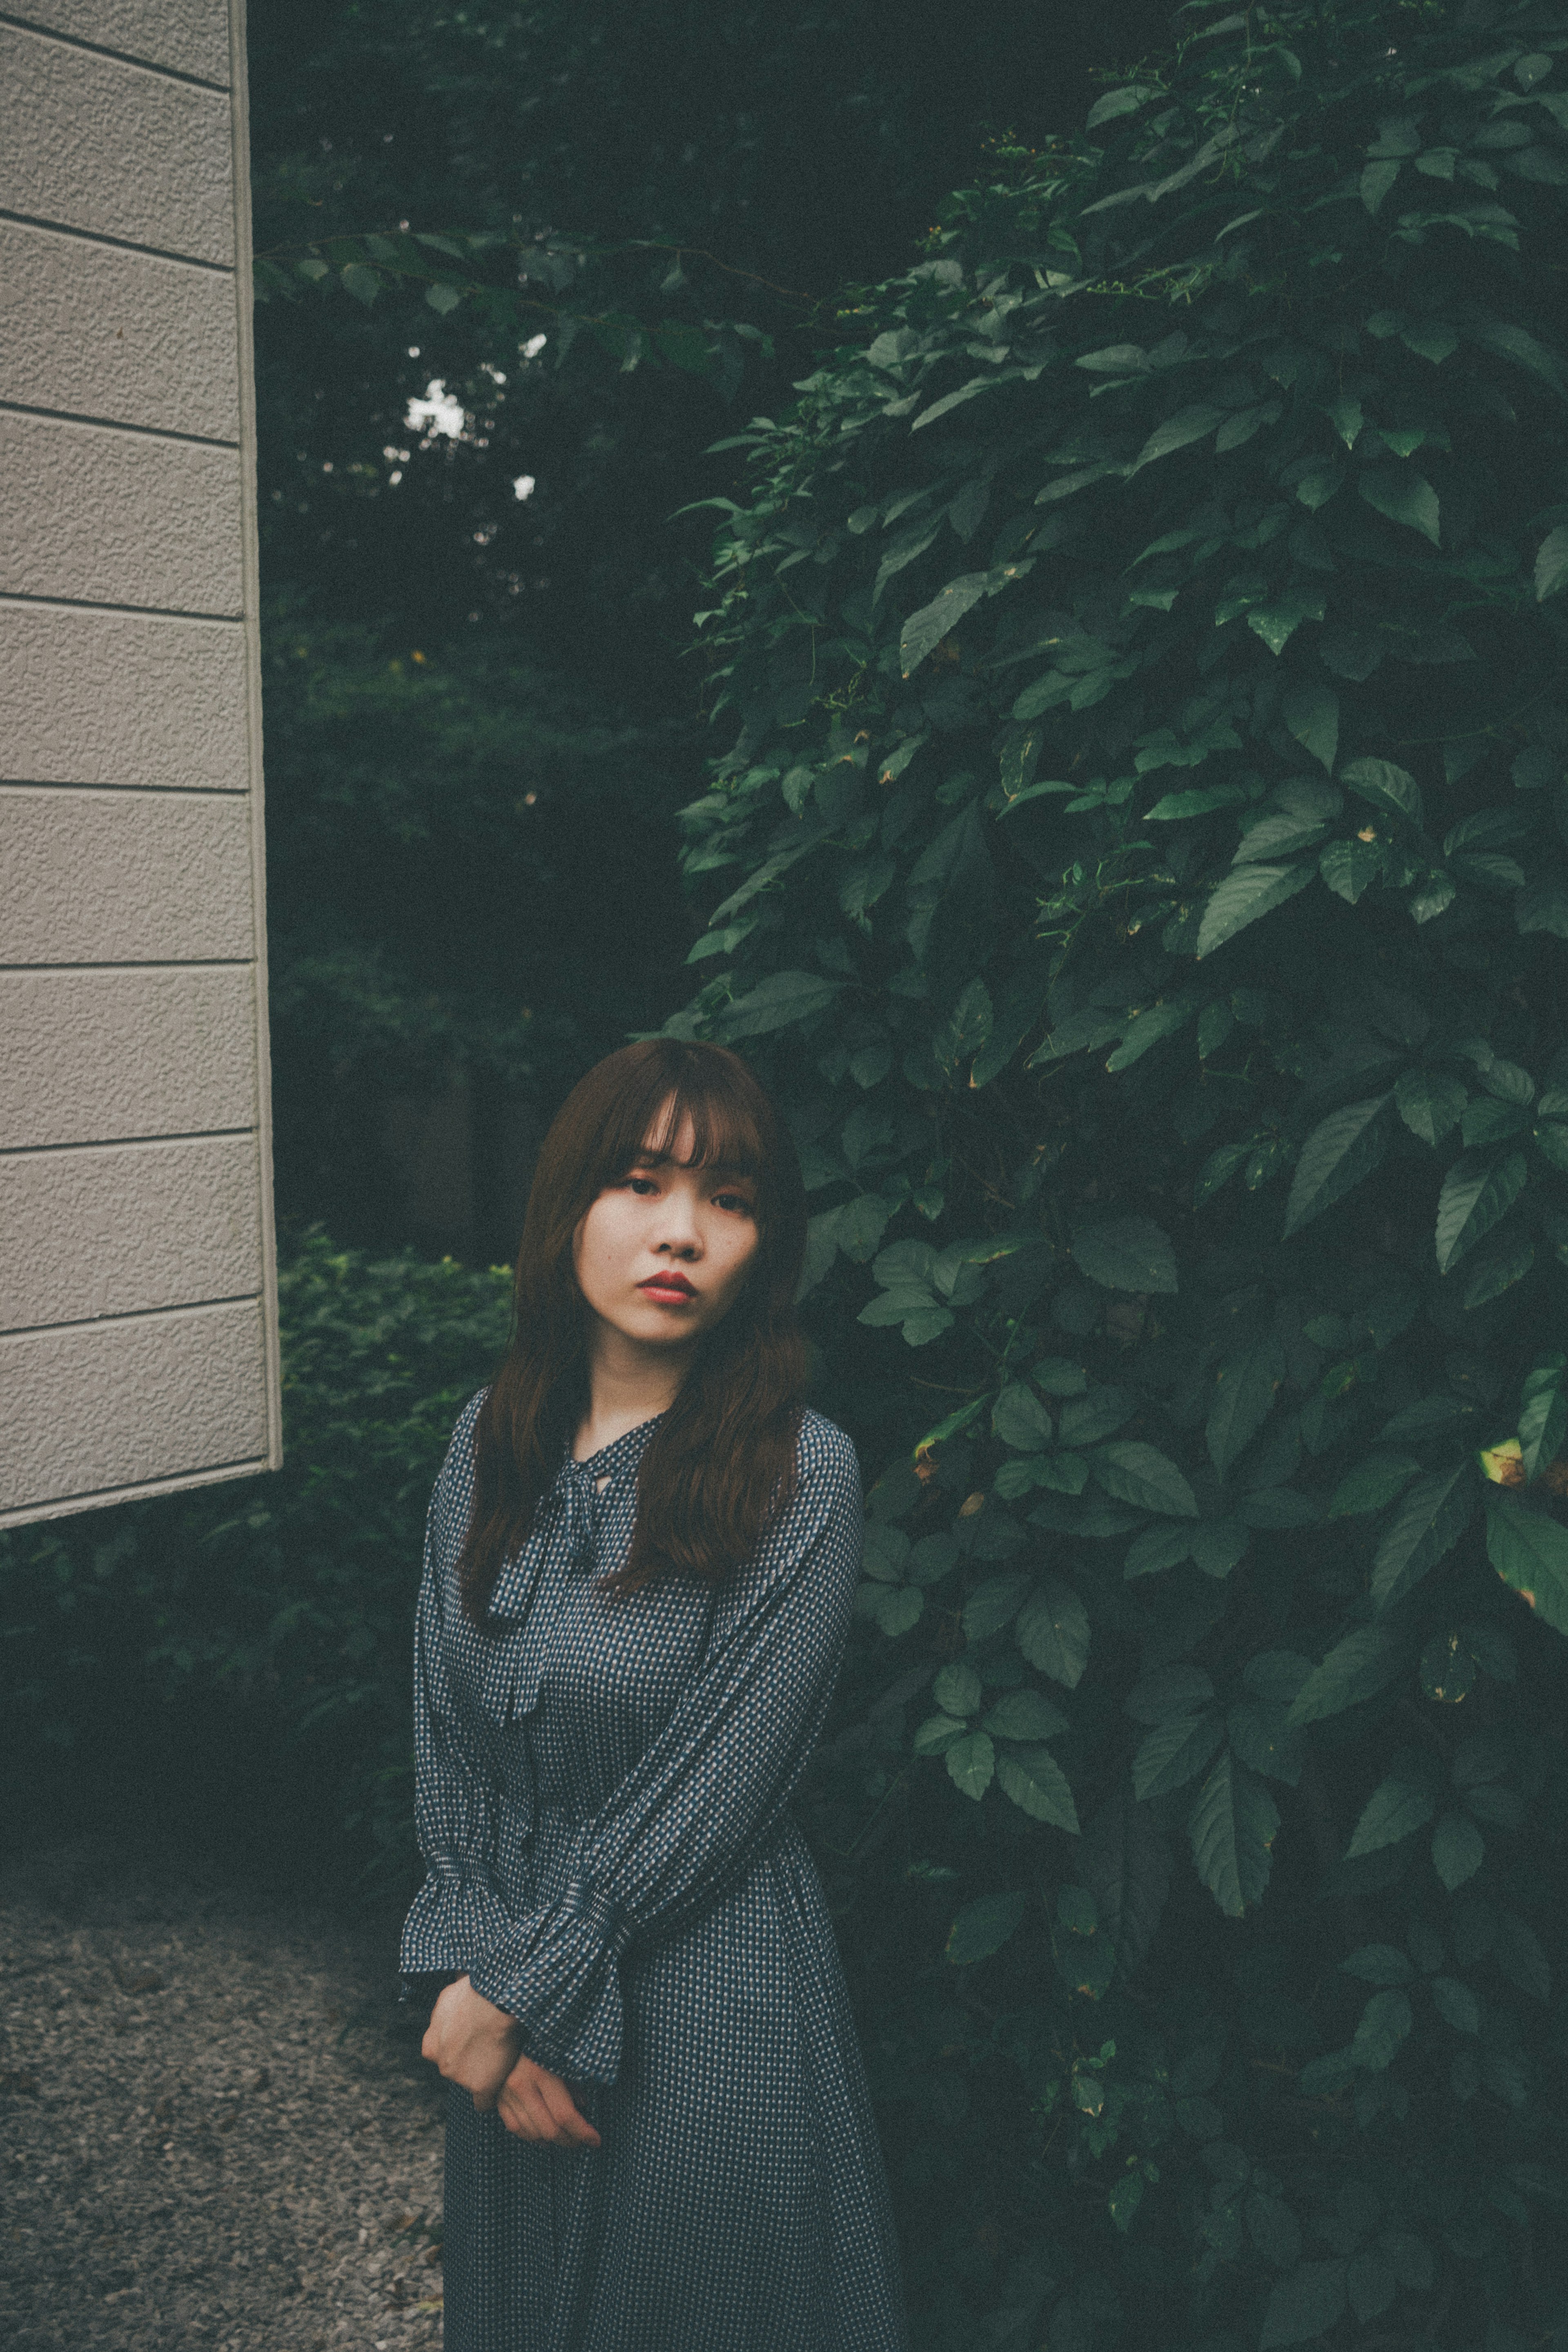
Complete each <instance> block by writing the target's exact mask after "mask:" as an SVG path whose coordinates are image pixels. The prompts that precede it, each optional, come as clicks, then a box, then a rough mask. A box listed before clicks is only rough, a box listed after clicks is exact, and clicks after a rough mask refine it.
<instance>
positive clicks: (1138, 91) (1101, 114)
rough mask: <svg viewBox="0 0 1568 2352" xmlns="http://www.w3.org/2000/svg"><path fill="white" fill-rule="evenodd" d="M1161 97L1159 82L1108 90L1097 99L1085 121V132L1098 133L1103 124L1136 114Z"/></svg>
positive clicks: (1134, 84) (1135, 84)
mask: <svg viewBox="0 0 1568 2352" xmlns="http://www.w3.org/2000/svg"><path fill="white" fill-rule="evenodd" d="M1158 96H1159V85H1158V83H1157V82H1129V83H1128V84H1127V85H1126V87H1125V88H1124V89H1108V90H1107V91H1106V92H1105V95H1104V97H1103V98H1097V99H1096V100H1095V101H1094V103H1093V105H1092V107H1091V108H1090V110H1089V112H1088V115H1087V117H1086V119H1085V121H1084V124H1083V128H1084V129H1085V131H1098V130H1099V128H1100V125H1101V124H1102V123H1103V122H1112V121H1114V120H1115V118H1116V117H1117V115H1119V114H1135V113H1136V112H1137V110H1138V109H1139V107H1140V106H1145V105H1146V104H1147V103H1148V101H1149V100H1150V99H1151V98H1157V97H1158Z"/></svg>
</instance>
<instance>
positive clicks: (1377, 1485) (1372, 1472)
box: [1329, 1454, 1421, 1519]
mask: <svg viewBox="0 0 1568 2352" xmlns="http://www.w3.org/2000/svg"><path fill="white" fill-rule="evenodd" d="M1420 1466H1421V1465H1420V1464H1419V1463H1418V1462H1413V1461H1411V1459H1410V1457H1409V1455H1408V1454H1368V1455H1367V1457H1366V1459H1365V1461H1364V1462H1358V1463H1357V1464H1356V1465H1355V1468H1354V1470H1347V1471H1346V1472H1345V1475H1344V1476H1343V1478H1342V1479H1341V1480H1340V1482H1339V1485H1338V1486H1336V1487H1335V1488H1334V1492H1333V1501H1332V1502H1331V1503H1330V1505H1329V1517H1330V1518H1331V1519H1355V1518H1361V1517H1364V1514H1365V1513H1366V1512H1368V1511H1380V1510H1382V1508H1383V1507H1384V1505H1385V1503H1391V1502H1392V1501H1393V1500H1394V1497H1395V1496H1396V1495H1399V1494H1403V1492H1404V1491H1405V1488H1406V1486H1408V1485H1409V1484H1410V1481H1411V1479H1412V1478H1414V1476H1415V1475H1416V1471H1417V1470H1418V1469H1419V1468H1420Z"/></svg>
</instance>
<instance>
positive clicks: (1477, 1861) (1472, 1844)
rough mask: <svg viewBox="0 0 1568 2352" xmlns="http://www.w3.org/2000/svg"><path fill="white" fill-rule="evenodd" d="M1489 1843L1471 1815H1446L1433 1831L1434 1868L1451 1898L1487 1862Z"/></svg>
mask: <svg viewBox="0 0 1568 2352" xmlns="http://www.w3.org/2000/svg"><path fill="white" fill-rule="evenodd" d="M1486 1850H1487V1849H1486V1840H1485V1839H1484V1838H1483V1837H1482V1835H1481V1833H1480V1832H1479V1829H1477V1827H1476V1825H1475V1823H1474V1822H1472V1821H1471V1819H1470V1817H1469V1814H1468V1813H1445V1814H1444V1815H1443V1818H1442V1820H1441V1821H1440V1822H1438V1823H1437V1828H1436V1829H1435V1830H1434V1831H1433V1832H1432V1866H1433V1868H1434V1869H1435V1870H1436V1872H1437V1875H1438V1877H1439V1878H1440V1879H1441V1880H1442V1882H1443V1884H1444V1885H1445V1886H1446V1887H1447V1888H1448V1892H1449V1894H1450V1895H1452V1894H1453V1892H1454V1890H1455V1889H1456V1887H1459V1886H1462V1885H1464V1883H1465V1881H1466V1879H1467V1878H1473V1877H1474V1876H1475V1874H1476V1873H1477V1871H1478V1870H1479V1868H1480V1866H1481V1864H1482V1863H1483V1862H1484V1861H1485V1859H1486Z"/></svg>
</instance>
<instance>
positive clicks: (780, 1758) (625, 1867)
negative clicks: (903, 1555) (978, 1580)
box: [470, 1418, 861, 2082]
mask: <svg viewBox="0 0 1568 2352" xmlns="http://www.w3.org/2000/svg"><path fill="white" fill-rule="evenodd" d="M860 1550H861V1486H860V1472H859V1467H858V1465H857V1463H856V1460H855V1455H854V1449H853V1447H852V1445H851V1444H850V1442H849V1440H848V1438H847V1437H845V1436H844V1435H843V1433H842V1432H841V1431H840V1430H837V1429H835V1428H833V1427H832V1425H831V1423H824V1422H821V1421H818V1420H815V1419H814V1418H813V1419H812V1420H811V1421H810V1422H809V1423H808V1424H807V1428H806V1431H805V1432H804V1433H803V1435H802V1441H801V1454H800V1477H799V1482H798V1485H797V1489H796V1493H795V1496H794V1499H793V1500H792V1502H791V1504H790V1506H789V1508H788V1510H787V1511H786V1512H785V1513H784V1515H783V1517H781V1519H780V1520H779V1523H778V1525H777V1526H776V1527H775V1528H772V1529H771V1530H770V1532H769V1533H768V1535H767V1536H766V1537H765V1538H764V1539H763V1542H762V1544H761V1546H760V1547H759V1549H758V1554H757V1556H756V1558H755V1559H753V1560H751V1561H749V1562H748V1563H747V1565H746V1566H745V1567H744V1568H743V1569H742V1570H739V1571H737V1574H736V1576H735V1577H734V1579H733V1580H732V1581H731V1583H730V1585H729V1586H728V1587H727V1589H726V1590H725V1591H724V1592H723V1593H722V1594H721V1596H720V1600H719V1603H718V1607H717V1609H716V1614H715V1623H714V1630H713V1636H712V1639H711V1641H710V1644H709V1649H708V1654H707V1657H706V1661H705V1663H704V1664H703V1666H702V1668H701V1670H700V1672H699V1673H698V1675H697V1676H696V1678H695V1682H694V1683H693V1685H691V1687H690V1689H689V1690H688V1691H687V1693H686V1694H685V1697H684V1698H683V1699H682V1701H681V1703H680V1705H679V1706H677V1708H676V1709H675V1712H674V1715H673V1716H672V1717H671V1718H670V1721H669V1723H668V1724H667V1725H666V1726H665V1727H664V1731H663V1732H662V1733H661V1735H660V1736H659V1738H657V1739H656V1740H655V1741H654V1742H653V1746H652V1747H651V1748H649V1749H648V1751H647V1753H646V1755H644V1756H643V1758H642V1759H641V1760H640V1761H639V1762H638V1764H637V1765H636V1766H634V1768H633V1769H632V1771H631V1772H630V1773H628V1775H627V1777H626V1779H625V1780H623V1781H622V1783H621V1785H620V1787H619V1788H618V1789H617V1790H615V1792H614V1794H613V1796H612V1798H611V1800H610V1801H609V1802H608V1803H607V1804H606V1805H605V1806H604V1807H603V1808H602V1809H601V1811H600V1812H599V1813H597V1814H596V1815H595V1816H594V1817H593V1818H592V1819H591V1821H589V1822H586V1823H584V1825H583V1827H582V1828H581V1829H580V1832H578V1835H577V1837H576V1839H575V1840H574V1842H573V1850H572V1857H571V1883H570V1886H569V1888H568V1891H567V1893H566V1894H565V1895H563V1897H562V1898H561V1899H560V1900H559V1902H557V1903H554V1904H551V1905H549V1906H545V1907H544V1908H542V1909H540V1910H538V1911H535V1912H531V1913H529V1914H528V1916H526V1917H524V1918H522V1919H519V1920H517V1921H516V1922H515V1923H513V1924H512V1925H511V1926H510V1927H509V1928H508V1929H507V1930H505V1931H503V1932H502V1933H500V1934H498V1935H497V1937H496V1938H495V1939H494V1941H493V1942H492V1943H491V1944H490V1945H489V1946H488V1947H487V1948H486V1949H485V1950H484V1951H483V1952H481V1953H480V1954H479V1955H478V1957H477V1958H476V1959H475V1961H474V1962H473V1964H472V1966H471V1969H470V1975H471V1979H472V1982H473V1984H474V1987H475V1989H476V1991H478V1992H480V1993H481V1994H483V1995H484V1996H485V1998H486V2000H490V2001H491V2002H493V2003H494V2004H495V2005H496V2006H497V2008H499V2009H502V2010H505V2011H507V2013H508V2014H509V2015H511V2016H513V2017H515V2018H517V2020H518V2021H519V2024H520V2027H521V2032H522V2042H523V2046H524V2048H525V2049H526V2050H527V2051H528V2053H529V2055H530V2056H531V2057H533V2058H534V2059H535V2060H537V2061H538V2062H539V2063H542V2064H544V2065H546V2066H548V2067H550V2068H552V2069H555V2070H557V2071H559V2073H561V2074H564V2075H566V2076H567V2077H568V2078H569V2079H573V2080H586V2081H595V2082H613V2080H614V2079H615V2073H616V2069H617V2067H618V2065H619V2061H620V2042H621V2004H620V1989H619V1984H618V1981H617V1979H616V1974H615V1965H614V1963H615V1956H616V1954H617V1953H618V1952H619V1951H620V1949H621V1948H622V1947H623V1946H624V1945H625V1944H626V1943H627V1942H629V1941H630V1940H632V1938H633V1937H643V1936H644V1935H647V1934H649V1933H652V1932H654V1931H656V1932H658V1933H660V1934H662V1935H663V1934H669V1933H672V1932H674V1931H676V1930H678V1929H679V1928H680V1927H683V1926H685V1924H687V1923H688V1922H689V1921H690V1920H692V1919H693V1918H695V1917H696V1916H698V1915H699V1914H700V1913H701V1912H702V1911H703V1910H704V1909H706V1908H707V1907H709V1906H711V1905H712V1904H713V1903H714V1902H716V1900H717V1899H718V1898H719V1896H720V1895H722V1894H723V1893H724V1892H725V1891H726V1889H727V1887H728V1886H729V1885H733V1884H734V1883H735V1882H736V1881H737V1879H738V1878H739V1877H740V1876H741V1875H742V1874H744V1872H745V1871H746V1869H747V1867H748V1866H749V1864H750V1863H751V1861H752V1860H753V1859H754V1857H755V1856H756V1855H757V1854H758V1853H760V1852H762V1851H764V1850H765V1849H766V1846H767V1844H768V1841H769V1839H770V1838H771V1837H772V1836H773V1835H774V1833H775V1832H776V1831H777V1829H778V1826H779V1822H780V1820H781V1818H782V1816H783V1813H784V1809H785V1807H786V1805H787V1804H788V1802H789V1796H790V1793H791V1791H792V1790H793V1789H794V1787H795V1785H796V1782H797V1781H798V1780H799V1779H800V1774H801V1772H802V1770H803V1769H804V1767H805V1764H806V1760H807V1759H808V1757H809V1756H810V1751H811V1748H812V1747H813V1745H814V1744H815V1741H816V1738H817V1736H818V1733H819V1731H820V1730H821V1723H822V1718H823V1717H824V1715H825V1714H826V1711H827V1706H828V1702H829V1699H830V1697H831V1693H832V1687H833V1684H834V1682H835V1680H836V1678H837V1675H838V1670H839V1665H840V1662H841V1657H842V1654H843V1644H844V1639H845V1636H846V1633H847V1632H848V1628H849V1621H850V1614H851V1607H852V1601H853V1596H854V1590H855V1585H856V1582H857V1580H858V1577H859V1570H860ZM650 1602H651V1603H652V1605H653V1606H656V1605H657V1601H656V1595H653V1594H650V1595H648V1596H646V1601H644V1600H643V1598H642V1597H641V1596H633V1597H632V1600H631V1601H629V1602H624V1601H623V1602H617V1603H612V1604H611V1605H612V1606H620V1607H626V1606H632V1607H637V1606H639V1605H648V1603H650Z"/></svg>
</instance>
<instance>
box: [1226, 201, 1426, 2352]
mask: <svg viewBox="0 0 1568 2352" xmlns="http://www.w3.org/2000/svg"><path fill="white" fill-rule="evenodd" d="M1369 168H1371V169H1374V170H1386V169H1388V168H1389V167H1388V166H1386V165H1373V166H1370V167H1369ZM1392 168H1393V169H1394V170H1396V171H1397V169H1398V165H1397V164H1395V165H1394V166H1393V167H1392ZM1344 2307H1345V2266H1344V2264H1343V2262H1332V2263H1299V2264H1298V2266H1297V2267H1296V2269H1295V2270H1293V2271H1292V2272H1291V2275H1290V2276H1289V2278H1282V2279H1281V2281H1280V2282H1279V2284H1278V2285H1277V2286H1276V2287H1275V2288H1274V2290H1273V2293H1272V2294H1270V2297H1269V2307H1268V2309H1267V2310H1266V2311H1265V2313H1264V2315H1263V2333H1262V2335H1261V2336H1260V2338H1259V2352H1274V2347H1276V2346H1277V2345H1281V2344H1313V2343H1315V2342H1316V2341H1317V2339H1318V2337H1319V2336H1326V2335H1327V2334H1328V2332H1329V2329H1330V2328H1331V2327H1332V2326H1333V2325H1334V2323H1335V2321H1336V2320H1338V2319H1340V2318H1342V2317H1343V2313H1344Z"/></svg>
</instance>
